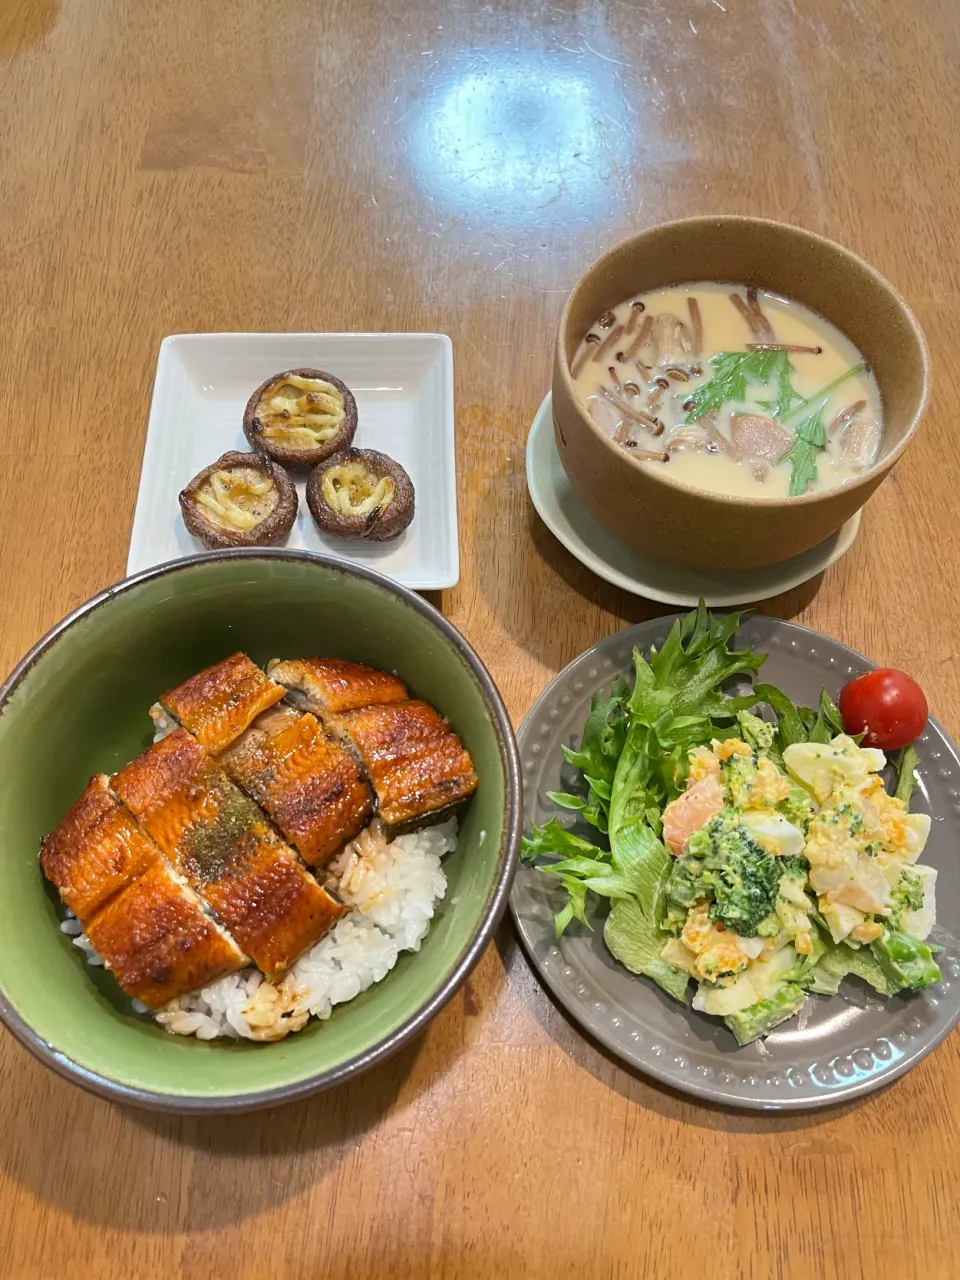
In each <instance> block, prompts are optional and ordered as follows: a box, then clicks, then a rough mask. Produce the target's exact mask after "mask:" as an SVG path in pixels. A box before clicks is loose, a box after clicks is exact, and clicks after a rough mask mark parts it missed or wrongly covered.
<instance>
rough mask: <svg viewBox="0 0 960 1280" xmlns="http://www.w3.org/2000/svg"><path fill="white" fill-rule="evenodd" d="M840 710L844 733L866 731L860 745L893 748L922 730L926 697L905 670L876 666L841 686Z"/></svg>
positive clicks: (884, 748)
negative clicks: (873, 669)
mask: <svg viewBox="0 0 960 1280" xmlns="http://www.w3.org/2000/svg"><path fill="white" fill-rule="evenodd" d="M839 705H840V714H841V715H842V716H843V727H844V728H845V729H846V731H847V733H850V734H854V733H865V734H866V737H865V738H864V739H863V746H865V747H879V748H880V750H881V751H896V750H897V748H898V747H905V746H906V745H907V743H908V742H913V740H914V738H919V736H920V734H921V733H923V726H924V725H925V724H926V723H927V699H926V697H925V696H924V692H923V690H922V689H921V688H920V686H919V685H918V684H917V682H916V680H914V679H913V678H912V677H911V676H908V675H907V674H906V672H905V671H896V670H895V669H894V668H893V667H878V668H877V670H876V671H867V672H866V673H865V674H864V675H862V676H857V678H856V679H855V680H851V681H850V682H849V683H848V684H845V685H844V686H843V690H842V692H841V694H840V704H839Z"/></svg>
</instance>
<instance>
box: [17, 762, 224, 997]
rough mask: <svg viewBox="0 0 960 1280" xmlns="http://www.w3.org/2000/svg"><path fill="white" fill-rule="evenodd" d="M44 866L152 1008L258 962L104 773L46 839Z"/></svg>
mask: <svg viewBox="0 0 960 1280" xmlns="http://www.w3.org/2000/svg"><path fill="white" fill-rule="evenodd" d="M40 863H41V866H42V868H43V872H44V875H46V877H47V879H48V880H50V881H52V883H53V884H54V885H56V887H57V889H58V890H59V891H60V896H61V898H62V899H63V901H64V902H65V903H66V905H67V906H68V907H69V908H70V910H71V911H72V912H73V913H74V915H75V916H76V917H77V919H78V920H79V921H80V924H81V925H82V926H83V929H84V931H85V932H86V934H87V936H88V938H89V939H90V941H91V943H92V944H93V946H94V947H95V948H96V950H97V951H98V953H99V954H100V957H101V958H102V960H103V962H104V966H105V968H107V969H109V970H110V972H112V973H113V975H114V977H115V978H116V979H117V981H118V982H119V984H120V986H121V987H122V988H123V989H124V991H126V993H127V994H128V995H130V996H133V997H135V998H136V999H138V1000H142V1001H143V1003H144V1004H145V1005H147V1006H148V1007H149V1008H151V1009H158V1008H160V1007H161V1006H162V1005H164V1004H166V1003H167V1002H168V1001H170V1000H173V999H174V998H175V997H176V996H180V995H184V994H186V992H188V991H195V990H197V989H198V988H200V987H204V986H206V985H207V984H208V983H210V982H214V981H215V980H216V979H217V978H221V977H223V975H224V974H227V973H231V972H233V971H234V970H235V969H239V968H241V967H242V966H243V965H245V964H247V963H249V961H248V959H247V957H246V956H245V955H244V953H243V952H242V951H241V950H240V948H239V947H238V946H237V944H236V942H235V941H234V940H233V939H232V938H231V937H230V935H229V934H228V933H227V932H226V930H224V929H223V928H221V926H220V925H219V924H217V922H216V921H215V920H213V919H212V918H211V917H210V915H209V913H208V912H207V911H206V909H205V908H204V904H203V902H202V900H201V899H200V897H199V896H198V895H197V894H196V893H194V891H193V890H192V889H191V888H190V887H189V885H187V883H186V882H185V880H184V879H183V877H182V876H180V875H178V874H177V873H176V872H175V871H174V869H173V867H172V866H171V865H170V863H169V862H168V861H167V859H166V858H165V857H164V856H163V854H162V853H161V852H160V850H159V849H158V847H157V845H156V844H155V843H154V841H153V840H152V839H151V838H150V837H149V836H148V835H147V833H146V832H145V831H144V830H143V828H142V827H141V826H140V824H139V823H138V822H137V821H136V820H135V819H134V818H133V817H132V816H131V814H130V813H129V812H128V811H127V810H126V809H125V808H124V807H123V806H122V805H121V804H120V802H119V801H118V800H117V799H116V797H115V796H114V795H113V794H112V792H111V789H110V779H109V778H108V777H106V775H105V774H96V775H95V776H94V777H93V778H91V779H90V782H89V783H88V785H87V787H86V789H85V790H84V792H83V794H82V795H81V796H80V798H79V799H78V800H77V801H76V802H75V803H74V804H73V805H72V806H71V808H70V809H69V810H68V812H67V813H66V815H65V816H64V818H63V820H62V821H61V822H60V824H59V826H57V827H56V828H55V829H54V830H53V831H52V832H51V833H50V834H49V835H48V836H47V837H46V838H45V839H44V840H43V842H42V844H41V847H40Z"/></svg>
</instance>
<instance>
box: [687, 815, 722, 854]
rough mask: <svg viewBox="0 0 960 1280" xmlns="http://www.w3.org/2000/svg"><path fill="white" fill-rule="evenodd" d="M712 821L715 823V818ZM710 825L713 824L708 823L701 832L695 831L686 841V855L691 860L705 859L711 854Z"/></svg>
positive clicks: (711, 838) (711, 836)
mask: <svg viewBox="0 0 960 1280" xmlns="http://www.w3.org/2000/svg"><path fill="white" fill-rule="evenodd" d="M713 821H714V822H716V818H714V820H713ZM712 825H713V823H708V825H707V826H706V827H704V828H703V830H702V831H695V832H694V833H693V835H692V836H691V837H690V839H689V840H688V841H687V854H688V855H689V856H690V857H691V858H706V857H707V855H708V854H710V853H712V852H713V835H712V834H711V832H710V827H711V826H712Z"/></svg>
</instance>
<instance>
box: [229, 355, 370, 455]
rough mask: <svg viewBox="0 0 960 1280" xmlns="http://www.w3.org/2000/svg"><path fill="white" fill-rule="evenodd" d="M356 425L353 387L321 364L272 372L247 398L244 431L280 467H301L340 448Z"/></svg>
mask: <svg viewBox="0 0 960 1280" xmlns="http://www.w3.org/2000/svg"><path fill="white" fill-rule="evenodd" d="M356 429H357V402H356V400H354V398H353V392H352V391H351V390H350V388H349V387H348V386H346V384H345V383H343V382H341V381H340V379H339V378H335V377H334V376H333V374H330V373H324V372H323V370H322V369H288V370H286V372H284V373H277V374H274V376H273V377H272V378H268V379H267V380H266V382H264V383H263V384H262V386H259V387H257V389H256V391H255V392H254V393H253V395H252V396H251V397H250V399H249V400H248V401H247V407H246V409H245V410H244V413H243V434H244V435H245V436H246V437H247V439H248V440H249V441H250V445H251V447H252V448H254V449H256V450H257V452H258V453H265V454H267V455H268V457H271V458H273V460H274V462H279V463H280V465H281V466H282V467H292V468H293V469H294V470H306V469H307V468H308V467H315V466H316V465H317V463H318V462H323V460H324V459H325V458H329V457H330V456H331V455H332V454H334V453H339V452H340V450H341V449H346V448H348V446H349V445H350V443H351V441H352V440H353V436H354V433H355V431H356Z"/></svg>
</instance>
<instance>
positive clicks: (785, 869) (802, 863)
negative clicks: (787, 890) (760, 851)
mask: <svg viewBox="0 0 960 1280" xmlns="http://www.w3.org/2000/svg"><path fill="white" fill-rule="evenodd" d="M777 865H778V866H779V868H780V874H781V875H782V876H790V878H791V879H792V880H799V881H800V888H801V889H805V888H806V885H807V875H808V874H809V872H808V868H807V860H806V858H805V857H804V856H803V854H801V853H798V854H795V855H794V857H792V858H779V859H778V861H777Z"/></svg>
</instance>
